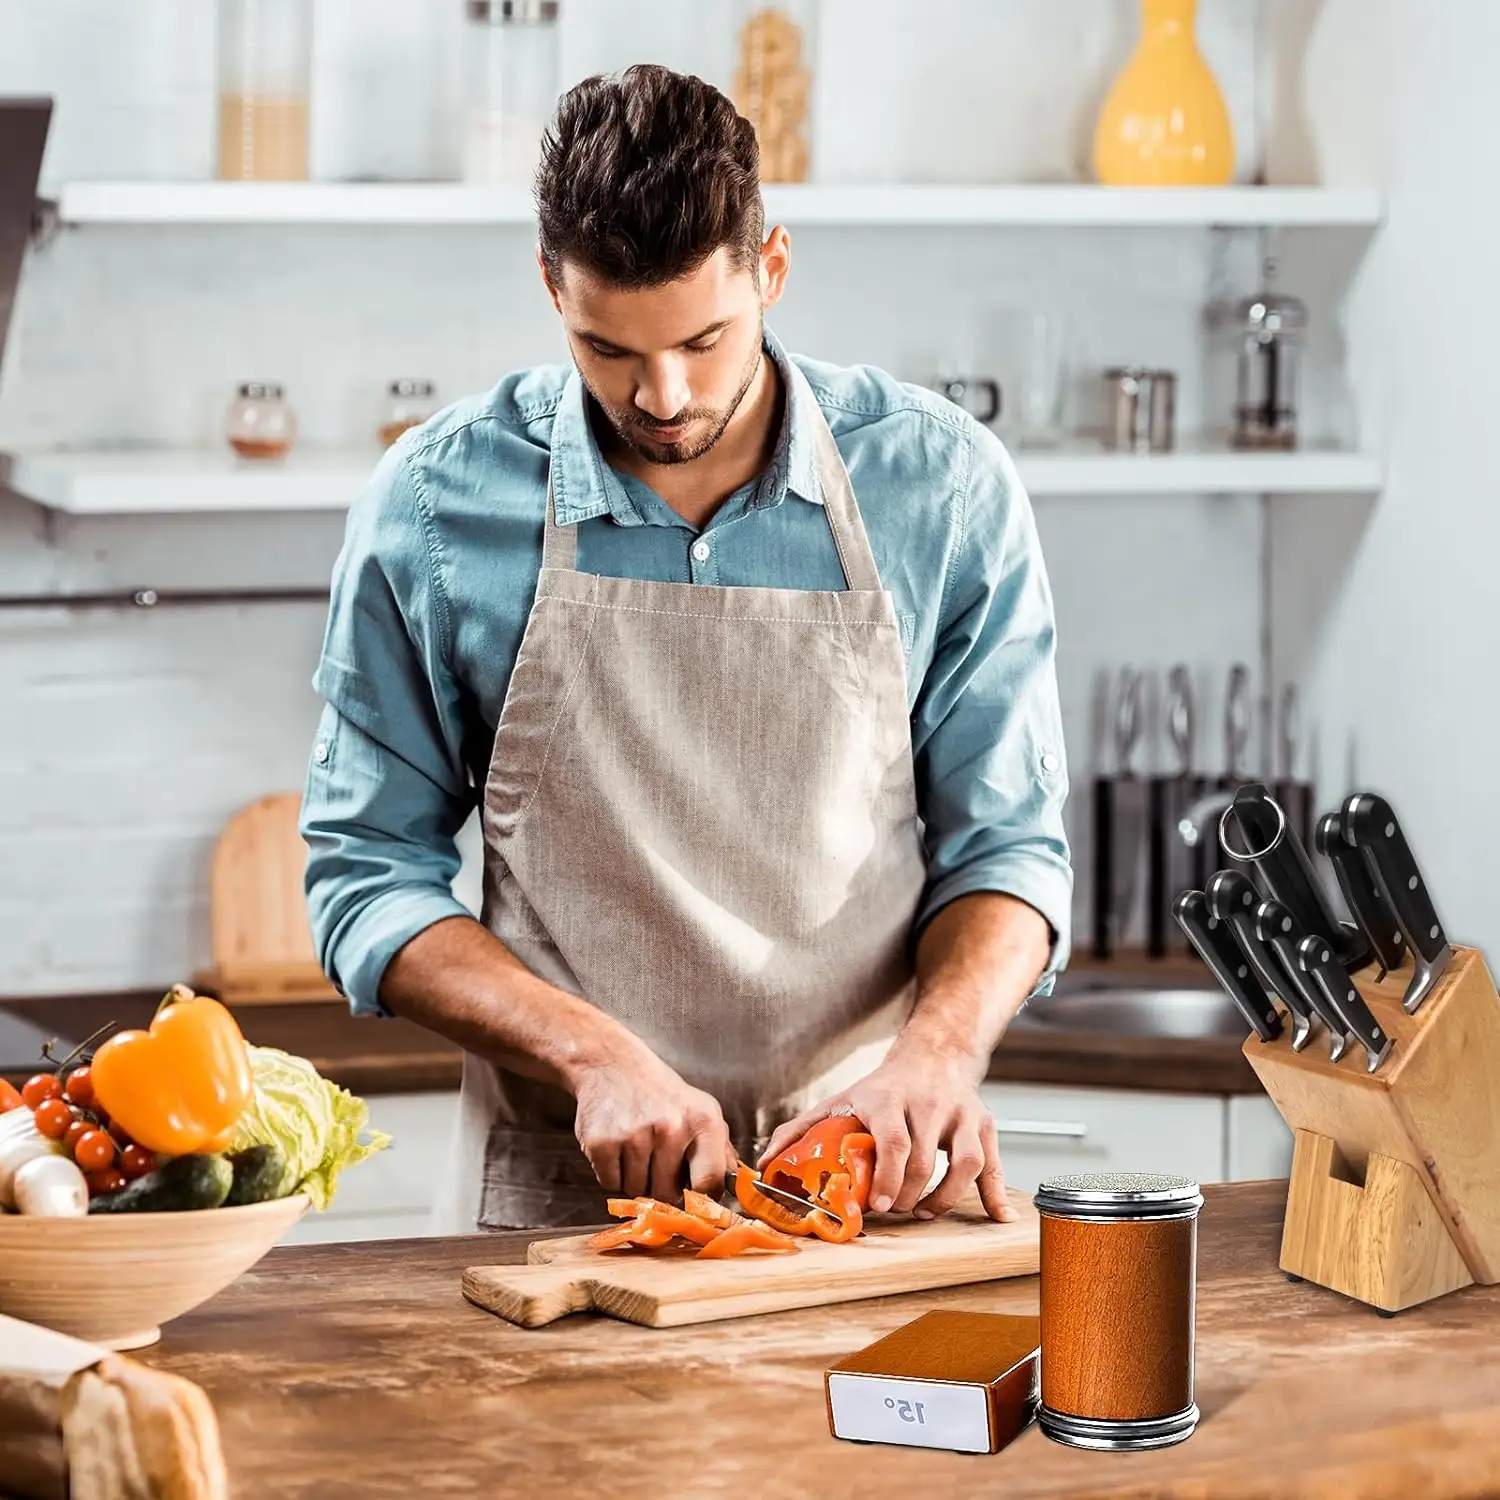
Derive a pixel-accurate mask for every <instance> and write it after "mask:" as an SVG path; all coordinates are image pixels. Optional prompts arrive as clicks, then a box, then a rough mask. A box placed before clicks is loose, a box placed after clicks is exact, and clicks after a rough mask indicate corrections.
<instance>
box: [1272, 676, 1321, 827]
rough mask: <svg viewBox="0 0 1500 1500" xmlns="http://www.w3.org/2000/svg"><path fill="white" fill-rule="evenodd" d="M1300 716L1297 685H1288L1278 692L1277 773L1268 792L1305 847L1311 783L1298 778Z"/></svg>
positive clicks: (1309, 817) (1311, 794) (1311, 800)
mask: <svg viewBox="0 0 1500 1500" xmlns="http://www.w3.org/2000/svg"><path fill="white" fill-rule="evenodd" d="M1301 733H1302V715H1301V712H1300V709H1299V706H1298V698H1297V685H1296V684H1295V683H1292V682H1289V683H1287V684H1286V686H1285V687H1283V688H1282V690H1281V712H1280V715H1279V723H1278V728H1277V736H1276V756H1277V761H1278V765H1277V773H1276V780H1275V782H1274V783H1273V784H1272V787H1271V792H1272V795H1273V796H1274V797H1275V798H1276V800H1277V801H1278V802H1279V803H1280V804H1281V806H1282V809H1283V811H1284V812H1285V813H1286V817H1287V822H1288V823H1290V824H1291V826H1292V827H1293V828H1294V829H1295V830H1296V832H1297V837H1298V838H1299V839H1301V840H1302V842H1303V844H1304V845H1307V844H1310V843H1312V841H1313V816H1312V815H1313V789H1312V783H1311V782H1308V781H1302V780H1300V779H1299V778H1298V776H1297V751H1298V749H1299V748H1300V745H1301Z"/></svg>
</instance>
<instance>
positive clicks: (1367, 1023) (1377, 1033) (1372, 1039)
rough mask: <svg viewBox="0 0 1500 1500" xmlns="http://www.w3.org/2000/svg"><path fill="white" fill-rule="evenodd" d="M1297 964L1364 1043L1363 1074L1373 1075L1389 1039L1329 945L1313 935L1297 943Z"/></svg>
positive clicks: (1324, 940)
mask: <svg viewBox="0 0 1500 1500" xmlns="http://www.w3.org/2000/svg"><path fill="white" fill-rule="evenodd" d="M1297 962H1298V964H1299V965H1300V966H1301V968H1302V972H1303V973H1304V974H1307V975H1308V976H1310V977H1311V979H1312V981H1313V983H1314V984H1315V985H1317V986H1318V988H1319V989H1320V990H1322V992H1323V997H1324V999H1326V1000H1327V1001H1328V1003H1329V1004H1330V1005H1331V1006H1332V1007H1333V1008H1334V1009H1335V1010H1336V1011H1338V1013H1339V1015H1340V1016H1342V1017H1343V1020H1344V1024H1345V1025H1346V1026H1347V1027H1348V1028H1349V1030H1350V1031H1352V1032H1353V1033H1354V1035H1355V1036H1357V1037H1358V1038H1359V1040H1360V1041H1361V1042H1363V1043H1364V1048H1365V1072H1367V1073H1373V1072H1374V1071H1375V1070H1376V1068H1378V1067H1379V1066H1380V1065H1381V1063H1383V1062H1384V1061H1385V1060H1386V1058H1387V1057H1389V1056H1390V1051H1391V1046H1392V1043H1391V1039H1390V1037H1388V1036H1387V1035H1386V1034H1385V1032H1384V1031H1383V1030H1382V1029H1381V1026H1380V1022H1379V1021H1377V1020H1376V1019H1375V1015H1374V1012H1373V1011H1371V1009H1370V1007H1369V1006H1368V1005H1366V1004H1365V1000H1364V996H1363V995H1361V994H1360V992H1359V991H1358V990H1357V989H1355V987H1354V981H1353V980H1352V979H1350V977H1349V975H1348V972H1347V970H1345V968H1344V966H1343V964H1341V963H1340V962H1339V960H1338V955H1337V954H1336V953H1335V952H1334V951H1333V946H1332V944H1330V943H1329V942H1328V941H1327V940H1326V939H1324V938H1321V937H1319V936H1318V935H1317V933H1311V934H1309V935H1308V936H1307V937H1305V938H1303V939H1302V941H1301V942H1300V943H1298V944H1297Z"/></svg>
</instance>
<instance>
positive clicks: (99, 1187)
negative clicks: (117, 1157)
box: [84, 1167, 125, 1198]
mask: <svg viewBox="0 0 1500 1500" xmlns="http://www.w3.org/2000/svg"><path fill="white" fill-rule="evenodd" d="M84 1180H85V1181H86V1182H87V1183H88V1185H89V1193H90V1195H91V1196H92V1197H95V1198H97V1197H98V1196H99V1195H100V1194H101V1193H118V1192H119V1191H120V1189H121V1188H122V1187H124V1186H125V1179H124V1178H123V1177H122V1176H120V1174H119V1173H118V1172H117V1171H116V1170H115V1169H114V1168H113V1167H106V1168H105V1169H104V1170H103V1171H102V1172H86V1173H84Z"/></svg>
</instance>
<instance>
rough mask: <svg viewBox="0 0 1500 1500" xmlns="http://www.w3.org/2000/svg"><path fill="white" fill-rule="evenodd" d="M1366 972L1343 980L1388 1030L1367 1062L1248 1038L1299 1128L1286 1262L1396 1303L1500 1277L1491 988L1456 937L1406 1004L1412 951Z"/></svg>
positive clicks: (1323, 1280)
mask: <svg viewBox="0 0 1500 1500" xmlns="http://www.w3.org/2000/svg"><path fill="white" fill-rule="evenodd" d="M1374 976H1375V970H1374V969H1373V968H1369V969H1366V970H1363V971H1361V972H1359V973H1357V974H1355V975H1354V976H1352V979H1353V983H1354V984H1355V985H1356V986H1357V987H1358V989H1359V992H1360V994H1361V995H1362V996H1363V997H1364V999H1365V1001H1366V1003H1367V1004H1368V1005H1369V1007H1370V1009H1371V1010H1372V1011H1373V1012H1374V1014H1375V1017H1376V1019H1377V1020H1378V1021H1379V1022H1380V1024H1381V1026H1382V1027H1383V1028H1384V1029H1385V1030H1386V1032H1387V1033H1388V1034H1389V1035H1390V1037H1391V1038H1392V1039H1393V1041H1394V1046H1393V1048H1392V1051H1391V1054H1390V1056H1389V1057H1388V1058H1387V1059H1386V1061H1385V1062H1384V1063H1383V1064H1382V1065H1381V1067H1380V1068H1379V1069H1377V1071H1376V1072H1374V1073H1368V1072H1366V1071H1365V1066H1364V1053H1363V1049H1359V1048H1356V1049H1353V1051H1352V1052H1351V1053H1350V1054H1349V1055H1347V1056H1346V1057H1345V1058H1344V1059H1343V1060H1342V1061H1341V1062H1339V1063H1332V1062H1330V1061H1329V1060H1328V1058H1327V1057H1326V1055H1325V1054H1324V1051H1323V1049H1322V1048H1308V1049H1307V1050H1306V1051H1303V1052H1294V1051H1293V1050H1292V1046H1291V1040H1290V1037H1289V1035H1285V1034H1284V1035H1282V1036H1280V1037H1278V1038H1276V1039H1275V1040H1273V1041H1270V1042H1264V1041H1261V1040H1260V1039H1259V1038H1256V1037H1251V1038H1250V1039H1249V1040H1248V1041H1247V1042H1246V1044H1245V1049H1244V1050H1245V1056H1246V1058H1247V1060H1248V1061H1249V1063H1250V1066H1251V1067H1252V1068H1253V1069H1254V1070H1255V1073H1256V1075H1257V1076H1258V1077H1259V1079H1260V1081H1261V1083H1262V1084H1263V1085H1264V1087H1265V1090H1266V1092H1267V1093H1268V1094H1269V1095H1270V1097H1271V1099H1272V1102H1273V1103H1274V1104H1275V1105H1276V1108H1277V1109H1278V1110H1279V1111H1280V1113H1281V1115H1282V1118H1283V1119H1284V1120H1285V1121H1286V1122H1287V1124H1288V1125H1289V1126H1291V1127H1292V1129H1293V1130H1294V1131H1296V1132H1297V1153H1296V1159H1295V1161H1294V1164H1293V1170H1292V1179H1291V1183H1290V1185H1289V1189H1288V1201H1287V1219H1286V1228H1285V1232H1284V1235H1283V1239H1282V1259H1281V1265H1282V1269H1283V1270H1285V1271H1288V1272H1290V1273H1292V1274H1294V1275H1297V1276H1301V1277H1303V1278H1304V1279H1305V1280H1309V1281H1314V1282H1317V1283H1318V1284H1319V1285H1322V1286H1329V1287H1332V1288H1333V1289H1334V1290H1337V1291H1341V1292H1344V1293H1345V1294H1346V1295H1349V1296H1354V1297H1357V1298H1359V1299H1360V1300H1361V1301H1366V1302H1370V1303H1372V1304H1373V1305H1375V1306H1377V1307H1381V1308H1382V1309H1384V1310H1387V1311H1396V1310H1398V1309H1399V1308H1401V1307H1409V1306H1412V1305H1414V1304H1415V1303H1418V1302H1423V1301H1426V1300H1428V1299H1429V1298H1431V1297H1434V1296H1440V1295H1442V1294H1443V1293H1444V1292H1447V1291H1450V1290H1453V1289H1454V1287H1455V1286H1457V1285H1463V1284H1466V1282H1467V1280H1472V1281H1475V1282H1481V1283H1485V1284H1491V1283H1494V1282H1497V1281H1500V995H1497V993H1496V990H1495V984H1494V980H1493V979H1492V977H1491V975H1490V972H1489V968H1488V966H1487V965H1486V963H1485V961H1484V956H1483V954H1481V953H1480V952H1479V951H1478V950H1477V949H1474V948H1461V947H1458V946H1457V945H1455V947H1454V960H1453V963H1452V964H1451V965H1450V967H1449V968H1448V970H1447V971H1446V972H1445V973H1444V975H1443V977H1442V978H1441V980H1440V981H1439V982H1438V985H1437V987H1436V988H1435V989H1434V990H1433V992H1432V994H1431V995H1430V996H1429V997H1428V998H1427V1000H1426V1001H1425V1002H1424V1003H1423V1005H1422V1006H1421V1008H1420V1009H1419V1010H1418V1011H1417V1013H1416V1014H1415V1015H1408V1014H1407V1013H1406V1011H1405V1010H1404V1009H1403V1007H1402V1004H1401V1001H1402V997H1403V995H1404V994H1405V991H1406V986H1407V983H1408V982H1409V981H1410V979H1411V967H1410V961H1409V960H1408V962H1407V963H1406V964H1405V965H1403V967H1402V968H1400V969H1398V970H1395V971H1393V972H1392V973H1390V974H1387V975H1386V976H1385V978H1384V979H1382V980H1380V981H1379V982H1376V980H1375V977H1374ZM1322 1142H1327V1143H1329V1145H1328V1146H1323V1145H1322V1144H1321V1143H1322ZM1377 1178H1378V1179H1379V1184H1380V1191H1379V1192H1376V1191H1375V1187H1376V1179H1377ZM1367 1179H1368V1182H1369V1186H1370V1189H1371V1191H1369V1192H1368V1193H1367V1192H1365V1190H1364V1189H1365V1185H1366V1180H1367ZM1408 1188H1409V1191H1408ZM1393 1204H1394V1205H1396V1208H1395V1209H1394V1210H1393V1209H1392V1208H1391V1205H1393ZM1335 1217H1336V1218H1337V1219H1338V1223H1337V1224H1336V1225H1335V1224H1334V1223H1333V1222H1332V1221H1333V1219H1334V1218H1335ZM1351 1240H1352V1241H1353V1243H1351ZM1453 1252H1456V1257H1455V1256H1454V1254H1453ZM1371 1267H1374V1268H1376V1270H1377V1271H1378V1272H1379V1274H1378V1275H1377V1274H1373V1273H1372V1271H1371ZM1424 1267H1426V1268H1427V1269H1426V1270H1425V1271H1424V1269H1423V1268H1424ZM1454 1267H1457V1268H1458V1269H1457V1271H1455V1270H1454Z"/></svg>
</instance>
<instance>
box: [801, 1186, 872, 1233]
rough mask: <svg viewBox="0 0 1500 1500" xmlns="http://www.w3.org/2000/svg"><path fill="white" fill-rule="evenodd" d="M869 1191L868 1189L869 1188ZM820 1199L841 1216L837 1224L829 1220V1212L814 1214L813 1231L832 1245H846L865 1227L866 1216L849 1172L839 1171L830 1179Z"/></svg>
mask: <svg viewBox="0 0 1500 1500" xmlns="http://www.w3.org/2000/svg"><path fill="white" fill-rule="evenodd" d="M867 1191H868V1189H867ZM820 1201H821V1202H822V1203H825V1204H826V1205H827V1206H828V1208H829V1209H830V1211H831V1212H833V1213H836V1214H837V1215H838V1216H839V1223H838V1224H837V1225H833V1224H830V1223H829V1222H828V1215H827V1214H813V1215H812V1216H811V1217H812V1226H813V1233H814V1234H815V1235H817V1237H818V1238H819V1239H820V1240H826V1241H827V1242H828V1243H829V1244H830V1245H844V1244H847V1243H848V1242H849V1241H850V1240H852V1239H853V1238H854V1237H855V1236H856V1235H858V1234H859V1232H860V1230H861V1229H863V1228H864V1222H865V1216H864V1212H863V1211H862V1210H861V1208H860V1206H859V1198H858V1196H857V1195H856V1194H855V1191H854V1189H853V1187H852V1186H851V1185H850V1182H849V1174H848V1173H847V1172H837V1173H835V1174H834V1175H833V1176H832V1177H830V1178H829V1179H828V1185H827V1186H826V1187H825V1188H824V1189H823V1192H822V1195H821V1198H820Z"/></svg>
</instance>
